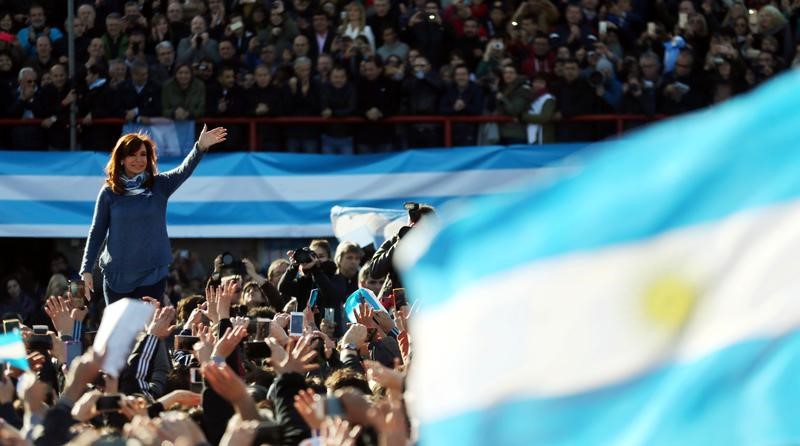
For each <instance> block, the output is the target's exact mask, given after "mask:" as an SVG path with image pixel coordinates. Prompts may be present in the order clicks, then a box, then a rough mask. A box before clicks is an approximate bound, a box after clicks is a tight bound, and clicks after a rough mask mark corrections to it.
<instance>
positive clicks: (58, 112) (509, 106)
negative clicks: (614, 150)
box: [0, 0, 800, 153]
mask: <svg viewBox="0 0 800 446" xmlns="http://www.w3.org/2000/svg"><path fill="white" fill-rule="evenodd" d="M66 5H67V2H65V1H42V2H31V1H8V0H6V1H3V2H0V81H1V82H2V97H3V100H2V103H4V104H9V106H7V107H3V111H2V112H3V113H4V116H3V118H8V119H37V120H41V121H36V122H37V125H35V126H32V125H3V126H2V127H0V129H2V132H3V134H2V136H3V140H4V144H2V146H3V147H4V148H11V149H35V150H41V149H47V148H50V149H63V148H67V147H69V131H68V126H69V122H70V119H69V108H70V106H71V105H72V104H76V105H77V108H78V116H79V118H78V125H79V126H80V128H79V144H80V147H81V148H83V149H87V150H103V151H107V150H109V149H110V147H111V145H113V143H114V141H115V139H116V136H118V135H119V131H120V126H119V125H107V124H95V123H93V120H98V119H103V118H118V119H121V120H124V121H125V122H137V123H143V124H150V123H159V122H162V120H163V119H171V120H202V119H203V118H223V117H225V118H229V117H259V118H271V117H272V118H275V117H296V118H303V117H305V118H308V117H315V118H327V119H330V120H331V121H330V123H326V122H324V121H322V122H320V121H313V122H309V123H301V124H293V125H279V124H274V123H269V122H268V120H267V121H264V122H262V123H261V124H259V132H258V141H257V144H255V147H256V148H257V149H258V150H269V151H290V152H309V153H319V152H323V153H353V152H355V153H373V152H386V151H391V150H399V149H403V148H408V147H437V146H442V144H443V128H442V126H441V123H425V122H418V123H408V124H397V125H391V126H384V125H377V123H379V122H380V121H381V120H384V119H386V118H389V117H392V116H402V115H412V116H413V115H416V116H420V115H421V116H433V115H448V116H480V115H482V116H504V117H509V118H510V119H509V120H506V121H504V122H500V123H499V124H497V123H484V124H479V123H456V124H454V128H453V129H452V134H453V141H452V143H453V145H475V144H491V143H501V144H514V143H542V142H545V143H546V142H565V141H591V140H597V139H601V138H604V137H606V136H609V135H611V134H613V133H614V132H615V131H616V128H615V126H614V124H613V122H609V121H607V120H606V121H599V122H584V121H581V120H580V119H576V118H579V117H581V116H596V115H626V116H627V115H636V116H643V117H644V118H643V119H654V118H661V117H664V116H671V115H675V114H680V113H685V112H688V111H692V110H696V109H700V108H703V107H707V106H709V105H712V104H715V103H718V102H721V101H724V100H726V99H728V98H730V97H731V96H734V95H737V94H740V93H743V92H746V91H748V90H750V89H752V88H755V87H757V86H758V85H759V84H761V83H763V82H764V81H766V80H767V79H769V78H771V77H772V76H774V75H776V74H777V73H780V72H781V71H782V70H785V69H787V68H789V67H791V66H793V65H796V64H797V63H798V60H800V59H798V58H797V53H798V52H797V43H798V39H797V37H798V26H799V25H800V20H798V19H799V18H800V2H798V1H797V0H783V1H780V2H769V1H764V0H758V1H746V2H743V1H737V0H705V1H691V0H683V1H676V0H663V1H655V2H653V1H644V0H616V1H613V0H612V1H602V0H582V1H580V2H568V1H561V0H553V1H549V0H529V1H525V2H504V1H490V2H487V1H485V0H456V1H452V2H442V3H439V2H437V1H424V0H416V1H413V2H402V1H389V0H374V1H373V0H370V1H368V2H366V3H364V4H362V3H361V2H358V1H353V2H350V3H345V2H334V1H329V0H323V1H318V0H313V1H309V0H295V1H291V2H289V1H282V0H274V1H266V0H249V1H248V0H233V1H231V0H208V1H205V0H188V1H163V0H161V1H159V0H156V1H145V0H139V1H128V2H123V1H120V0H98V1H94V2H87V1H80V0H79V1H76V11H75V21H74V23H72V24H69V23H68V22H67V11H66ZM68 26H71V27H72V28H73V30H74V34H75V40H74V46H75V55H76V71H75V76H74V78H72V79H70V78H68V76H67V68H66V66H67V65H66V64H67V48H68V45H67V40H68V39H67V35H68V32H67V27H68ZM342 117H361V118H364V119H366V120H368V121H370V122H375V123H376V125H371V124H370V125H352V124H349V123H347V122H341V121H338V122H337V121H336V119H337V118H342ZM12 122H15V121H12ZM98 122H99V121H98ZM640 124H641V122H639V121H625V128H630V127H633V126H636V125H640ZM228 127H229V131H230V135H229V141H228V143H227V145H226V148H225V150H242V149H243V148H245V147H246V146H247V143H248V142H247V134H246V133H247V132H246V129H245V128H244V126H242V125H228Z"/></svg>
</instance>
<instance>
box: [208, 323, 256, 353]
mask: <svg viewBox="0 0 800 446" xmlns="http://www.w3.org/2000/svg"><path fill="white" fill-rule="evenodd" d="M246 337H247V327H246V326H241V325H239V326H238V327H235V328H228V329H227V330H225V334H223V335H222V336H221V337H220V338H219V341H217V343H216V345H214V351H213V353H212V356H219V357H222V358H227V357H228V356H230V354H231V353H233V350H234V349H235V348H236V346H237V345H239V342H241V341H242V339H244V338H246Z"/></svg>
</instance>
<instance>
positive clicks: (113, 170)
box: [106, 133, 158, 194]
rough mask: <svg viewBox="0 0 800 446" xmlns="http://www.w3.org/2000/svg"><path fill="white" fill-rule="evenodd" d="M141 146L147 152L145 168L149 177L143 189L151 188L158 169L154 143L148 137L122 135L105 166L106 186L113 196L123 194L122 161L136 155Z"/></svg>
mask: <svg viewBox="0 0 800 446" xmlns="http://www.w3.org/2000/svg"><path fill="white" fill-rule="evenodd" d="M142 146H144V148H145V149H146V150H147V167H146V169H145V170H146V171H147V172H148V173H149V174H150V177H149V178H148V179H147V180H146V181H145V182H144V186H145V187H148V188H149V187H153V181H154V178H155V175H156V173H157V172H158V167H157V165H156V161H157V158H158V157H157V155H156V143H155V142H153V140H152V139H150V137H148V136H147V135H145V134H142V133H127V134H125V135H122V136H121V137H120V138H119V139H118V140H117V144H116V145H115V146H114V150H113V151H112V152H111V158H109V160H108V164H107V165H106V186H108V187H109V188H110V189H111V191H112V192H114V193H115V194H122V193H124V192H125V186H124V185H123V184H122V178H121V177H122V174H123V173H125V169H124V168H123V167H122V162H123V160H124V159H125V158H126V157H128V156H130V155H133V154H134V153H136V152H137V151H138V150H139V149H140V148H141V147H142Z"/></svg>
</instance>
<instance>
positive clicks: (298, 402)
mask: <svg viewBox="0 0 800 446" xmlns="http://www.w3.org/2000/svg"><path fill="white" fill-rule="evenodd" d="M321 400H322V399H321V398H320V397H319V396H318V395H317V394H316V393H315V392H314V389H302V390H300V391H299V392H297V395H295V396H294V408H295V409H297V412H298V413H299V414H300V416H301V417H303V421H305V422H306V424H307V425H308V427H310V428H311V429H314V430H318V429H320V428H321V427H322V422H323V421H324V420H325V418H324V417H322V416H321V415H322V414H321V413H319V412H318V411H317V410H316V407H317V404H319V403H320V402H321Z"/></svg>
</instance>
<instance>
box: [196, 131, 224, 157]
mask: <svg viewBox="0 0 800 446" xmlns="http://www.w3.org/2000/svg"><path fill="white" fill-rule="evenodd" d="M227 136H228V131H227V130H226V129H225V128H224V127H217V128H215V129H211V130H208V127H207V126H206V125H205V124H203V130H201V131H200V137H199V138H197V148H198V149H200V150H202V151H203V152H205V151H206V150H208V148H209V147H211V146H213V145H215V144H219V143H221V142H223V141H225V139H226V138H227Z"/></svg>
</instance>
